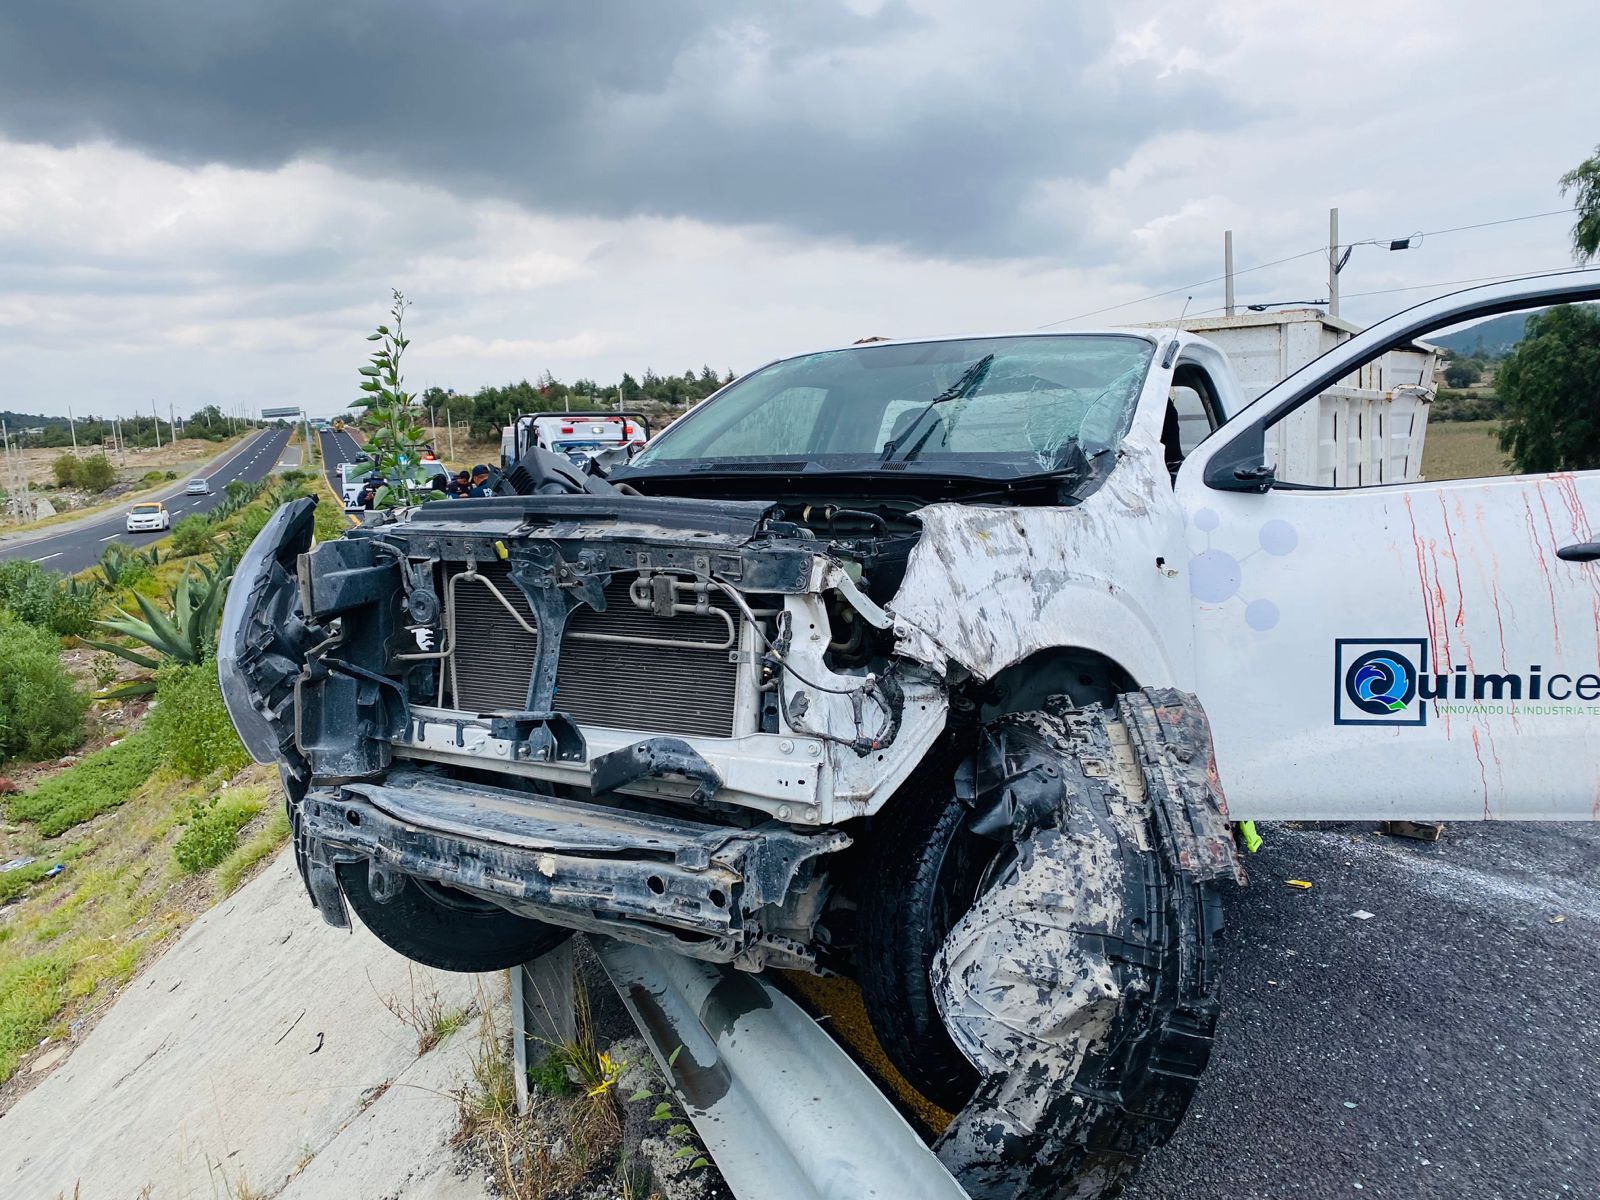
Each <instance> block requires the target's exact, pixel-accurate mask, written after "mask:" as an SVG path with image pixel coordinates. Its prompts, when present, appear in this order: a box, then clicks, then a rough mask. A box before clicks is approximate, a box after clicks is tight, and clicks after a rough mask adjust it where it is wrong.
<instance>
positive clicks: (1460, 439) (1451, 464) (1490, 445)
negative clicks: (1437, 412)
mask: <svg viewBox="0 0 1600 1200" xmlns="http://www.w3.org/2000/svg"><path fill="white" fill-rule="evenodd" d="M1499 435H1500V422H1499V421H1429V422H1428V431H1427V435H1426V437H1425V438H1424V440H1423V443H1422V474H1423V477H1424V478H1426V479H1478V478H1482V477H1484V476H1488V475H1510V474H1513V473H1514V472H1513V470H1512V467H1511V463H1510V462H1509V461H1508V460H1507V458H1506V456H1505V455H1504V454H1503V453H1501V450H1500V442H1499V440H1498V439H1499Z"/></svg>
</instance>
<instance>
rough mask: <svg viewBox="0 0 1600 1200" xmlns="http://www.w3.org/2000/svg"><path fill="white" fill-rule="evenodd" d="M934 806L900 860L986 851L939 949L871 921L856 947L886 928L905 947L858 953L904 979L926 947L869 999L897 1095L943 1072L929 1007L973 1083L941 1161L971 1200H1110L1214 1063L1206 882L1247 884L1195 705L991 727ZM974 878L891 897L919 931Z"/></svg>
mask: <svg viewBox="0 0 1600 1200" xmlns="http://www.w3.org/2000/svg"><path fill="white" fill-rule="evenodd" d="M935 807H937V808H938V812H937V814H936V815H934V816H931V817H930V818H929V819H928V820H927V821H926V822H925V825H924V830H925V832H924V834H923V835H922V839H921V841H920V842H916V843H915V844H914V845H912V846H905V847H897V848H896V850H895V852H894V853H895V855H896V856H897V857H898V858H900V859H902V860H903V861H904V862H906V863H907V864H911V865H915V864H919V863H920V864H924V866H926V864H929V863H932V862H935V861H944V860H952V861H954V862H955V863H957V864H960V863H961V862H962V860H963V859H965V858H969V857H971V856H972V855H973V854H974V846H975V844H978V843H981V841H982V840H984V839H991V843H990V844H991V845H993V846H994V847H995V851H994V853H993V854H992V855H991V857H990V861H989V863H988V864H987V865H986V866H985V868H984V869H983V870H982V871H981V872H979V875H978V879H979V886H978V887H977V889H976V891H977V894H976V895H975V896H974V897H973V898H972V899H971V900H970V901H968V906H967V907H966V908H965V909H964V910H963V911H960V912H957V913H955V915H954V919H953V920H952V921H951V922H950V923H949V924H948V925H947V926H946V927H945V930H944V931H940V930H938V929H937V927H936V926H933V925H930V926H929V927H928V928H927V929H926V931H925V932H926V935H927V937H926V938H925V939H923V940H921V941H919V940H918V939H917V938H916V936H915V935H914V934H912V933H911V932H910V929H911V922H912V921H913V920H915V919H916V918H915V917H914V916H912V915H907V916H904V917H901V918H900V919H898V921H895V920H891V918H890V916H889V914H887V912H885V911H884V909H885V907H886V906H885V905H884V904H882V903H875V904H874V905H873V906H872V907H873V909H874V910H876V913H874V912H872V911H869V913H868V914H867V918H866V925H865V938H866V940H867V941H868V942H869V943H877V942H878V939H879V938H881V937H882V936H883V934H884V933H885V931H886V930H887V929H889V928H890V927H891V926H895V925H897V926H898V929H899V931H900V936H901V937H902V938H904V939H906V941H907V944H906V945H904V946H902V947H900V948H899V949H898V950H896V949H894V948H891V947H888V946H885V945H882V944H869V945H867V946H865V947H864V949H865V950H866V955H865V958H866V960H867V961H868V962H869V963H871V962H873V961H874V959H875V957H876V956H878V955H882V954H887V955H888V956H889V959H890V960H891V962H893V963H894V964H895V966H894V967H893V968H891V969H892V970H897V971H904V970H906V969H908V967H909V958H910V956H911V955H912V954H913V953H915V954H926V953H927V948H926V941H927V940H929V939H931V938H933V937H934V936H937V937H938V939H939V941H938V943H937V945H936V947H935V949H934V950H933V952H932V954H931V956H929V957H930V962H929V966H928V968H927V972H926V974H925V975H923V976H922V977H921V978H920V979H915V980H914V979H910V978H907V977H905V976H904V975H902V976H901V977H900V979H899V983H900V985H901V988H902V990H901V992H900V993H899V994H898V995H897V994H895V993H894V992H893V990H892V989H889V990H887V991H886V989H884V988H882V987H878V986H873V987H868V986H867V982H866V980H864V981H863V991H864V992H866V994H867V998H868V1007H869V1012H872V1014H873V1020H874V1024H875V1026H877V1028H878V1032H879V1036H880V1040H882V1041H883V1042H884V1046H885V1049H886V1051H888V1053H889V1054H890V1056H891V1057H892V1058H894V1059H895V1061H896V1065H897V1066H900V1067H901V1069H902V1071H903V1072H906V1073H907V1074H908V1078H909V1077H910V1076H911V1074H912V1072H917V1071H918V1070H919V1068H918V1067H917V1063H916V1060H917V1057H918V1056H929V1057H930V1058H933V1059H936V1058H937V1054H936V1050H935V1049H932V1048H933V1047H935V1046H936V1043H935V1041H934V1040H933V1039H931V1038H930V1037H928V1036H927V1034H926V1031H925V1030H924V1029H923V1028H922V1026H921V1025H919V1024H918V1018H919V1016H920V1014H922V1013H923V1012H924V1011H925V1007H926V1006H927V1005H929V1004H932V1005H934V1006H936V1010H937V1015H938V1017H939V1018H940V1022H939V1023H940V1024H941V1026H942V1032H943V1033H944V1035H945V1038H946V1040H947V1041H948V1042H949V1043H951V1044H953V1046H954V1047H955V1048H958V1050H959V1052H960V1055H961V1057H962V1058H963V1059H965V1061H966V1062H967V1063H968V1064H970V1066H969V1070H970V1071H971V1078H974V1079H976V1080H978V1082H977V1083H976V1087H975V1089H973V1090H970V1091H969V1094H968V1095H966V1096H962V1097H960V1098H959V1099H958V1101H957V1103H958V1104H960V1105H961V1107H960V1110H959V1111H958V1112H957V1113H956V1116H955V1119H954V1120H953V1121H952V1122H951V1124H950V1126H949V1128H948V1129H947V1130H946V1131H945V1133H944V1135H943V1136H942V1137H941V1139H940V1141H939V1143H938V1151H939V1155H940V1157H941V1158H942V1159H943V1160H944V1162H945V1164H946V1166H948V1167H949V1168H950V1170H951V1172H952V1173H953V1174H954V1175H955V1176H956V1177H957V1178H958V1179H959V1180H960V1181H961V1183H962V1185H963V1186H964V1187H965V1188H966V1189H967V1191H968V1193H969V1194H970V1195H971V1196H972V1197H974V1200H1024V1198H1026V1200H1044V1198H1052V1200H1054V1198H1068V1197H1075V1198H1080V1200H1090V1198H1096V1200H1098V1198H1104V1197H1112V1196H1115V1195H1117V1194H1118V1193H1119V1192H1120V1190H1121V1183H1122V1181H1123V1180H1124V1179H1125V1178H1126V1176H1127V1174H1128V1172H1129V1171H1130V1170H1131V1169H1132V1168H1133V1167H1134V1166H1135V1165H1136V1164H1137V1162H1138V1160H1139V1158H1140V1156H1141V1155H1142V1154H1143V1153H1144V1152H1145V1151H1146V1150H1148V1149H1150V1148H1152V1147H1154V1146H1156V1145H1159V1144H1160V1143H1161V1142H1163V1141H1165V1140H1166V1138H1167V1137H1168V1136H1170V1134H1171V1132H1172V1130H1173V1129H1174V1128H1175V1126H1176V1124H1177V1122H1178V1120H1179V1119H1180V1118H1181V1117H1182V1115H1183V1113H1184V1111H1185V1109H1186V1108H1187V1107H1188V1104H1189V1100H1190V1098H1191V1097H1192V1095H1193V1093H1194V1089H1195V1086H1196V1084H1197V1082H1198V1080H1199V1076H1200V1073H1201V1072H1202V1071H1203V1070H1204V1068H1205V1065H1206V1062H1207V1060H1208V1058H1209V1056H1210V1052H1211V1043H1212V1034H1213V1031H1214V1029H1215V1026H1216V1018H1217V1001H1216V963H1215V940H1216V937H1217V935H1218V933H1219V932H1220V930H1221V926H1222V915H1221V906H1220V899H1219V895H1218V881H1219V880H1220V879H1223V878H1240V880H1241V881H1242V877H1241V876H1240V875H1239V873H1238V867H1237V863H1236V859H1235V857H1234V854H1233V848H1232V840H1231V832H1230V828H1229V826H1228V822H1227V815H1226V809H1225V807H1224V805H1223V801H1222V796H1221V791H1220V789H1219V788H1218V787H1217V785H1216V774H1215V767H1214V763H1213V761H1212V758H1211V746H1210V736H1209V731H1208V730H1207V727H1206V725H1205V721H1204V717H1203V716H1202V715H1201V714H1200V711H1199V707H1198V703H1197V702H1196V701H1194V699H1193V698H1192V697H1188V696H1184V695H1181V694H1180V693H1176V692H1164V691H1153V690H1147V691H1144V692H1135V693H1131V694H1129V695H1126V696H1123V697H1122V698H1121V699H1120V700H1119V702H1118V706H1117V712H1116V713H1115V714H1112V713H1109V712H1106V711H1105V710H1102V709H1099V708H1091V709H1087V710H1076V709H1073V708H1072V707H1071V706H1070V704H1069V703H1068V702H1067V701H1066V700H1065V698H1061V700H1060V701H1056V702H1051V703H1050V704H1048V705H1047V707H1046V708H1045V709H1043V710H1038V711H1034V712H1027V713H1018V714H1013V715H1010V716H1007V717H1004V718H1002V719H1000V720H999V721H997V722H995V723H994V724H993V725H992V726H990V727H988V729H986V730H985V734H984V738H983V741H982V743H981V745H980V747H979V751H978V754H977V756H976V758H975V760H973V762H972V763H971V765H970V766H969V767H965V768H963V772H960V773H958V775H957V778H956V782H955V786H954V787H952V788H951V789H950V797H949V799H947V800H946V801H944V802H943V803H942V804H940V805H938V806H935ZM888 869H890V870H892V869H894V868H893V867H890V868H888ZM971 877H972V875H971V870H970V868H967V869H965V870H960V869H958V870H955V871H947V872H944V873H942V874H941V873H940V872H937V871H929V870H927V869H924V870H923V871H922V873H921V874H920V875H918V874H913V875H911V876H909V877H903V879H902V882H900V883H899V884H897V885H896V886H895V887H893V888H891V889H889V898H890V900H891V902H899V903H908V902H909V903H911V904H913V905H921V908H920V912H921V913H922V914H925V915H926V916H927V917H928V918H929V919H930V920H932V919H934V918H935V917H936V914H937V913H938V911H939V909H938V905H939V904H944V905H946V906H958V905H959V904H960V903H961V891H960V889H961V888H964V887H966V886H967V882H968V881H970V879H971ZM940 879H943V880H945V881H946V883H945V884H943V885H941V884H940V883H939V882H938V881H939V880H940ZM930 885H931V886H930ZM941 886H946V887H953V888H955V889H956V890H947V891H946V892H945V894H944V895H943V896H942V897H941V896H938V895H937V893H938V891H939V889H940V887H941ZM929 893H932V895H931V898H930V896H929V895H928V894H929ZM874 973H876V972H874ZM891 982H893V981H891ZM908 1030H909V1031H910V1033H911V1034H912V1036H911V1037H909V1038H907V1037H906V1034H907V1031H908ZM897 1039H899V1040H897ZM906 1067H910V1068H911V1071H909V1072H907V1071H906ZM921 1074H923V1076H924V1077H925V1076H926V1071H925V1070H923V1071H922V1072H921ZM930 1098H933V1097H930Z"/></svg>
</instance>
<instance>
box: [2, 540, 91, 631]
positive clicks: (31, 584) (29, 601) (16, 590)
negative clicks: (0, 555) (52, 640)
mask: <svg viewBox="0 0 1600 1200" xmlns="http://www.w3.org/2000/svg"><path fill="white" fill-rule="evenodd" d="M99 607H100V594H99V591H98V590H97V589H94V588H87V587H85V586H83V585H82V584H68V583H67V581H65V580H64V579H62V577H61V576H60V575H57V574H56V573H55V572H53V571H47V570H45V569H44V568H43V567H41V566H40V565H39V564H38V563H35V562H29V561H28V560H27V559H12V560H11V561H10V562H7V563H0V608H6V609H9V610H10V611H11V613H12V615H13V616H15V617H16V618H17V619H18V620H19V621H22V622H24V623H26V624H28V625H33V626H37V627H38V628H40V629H48V630H50V631H51V632H52V633H55V634H57V635H59V636H61V637H78V636H80V635H82V634H85V633H87V632H88V631H89V627H90V626H91V625H92V624H93V623H94V618H95V616H96V613H97V611H98V609H99Z"/></svg>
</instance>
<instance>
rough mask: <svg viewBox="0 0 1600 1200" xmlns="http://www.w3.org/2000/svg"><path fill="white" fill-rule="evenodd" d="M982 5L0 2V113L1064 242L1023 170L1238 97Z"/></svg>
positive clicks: (440, 180)
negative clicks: (959, 8)
mask: <svg viewBox="0 0 1600 1200" xmlns="http://www.w3.org/2000/svg"><path fill="white" fill-rule="evenodd" d="M974 7H975V6H974ZM968 19H970V18H968ZM993 19H994V20H995V21H1011V22H1014V23H1015V24H1016V25H1017V26H1018V27H1019V36H1016V37H1013V38H1011V39H1009V40H1002V41H999V42H996V41H990V40H983V45H981V46H979V45H974V44H969V39H966V38H963V37H962V36H961V34H960V32H959V31H954V32H952V31H951V30H949V29H946V28H941V27H939V25H938V24H937V23H934V22H931V21H929V20H926V19H924V18H923V17H922V16H920V15H918V14H916V13H913V12H911V11H910V10H909V9H906V8H903V7H900V6H899V5H897V4H892V3H891V4H889V5H887V6H885V7H883V8H881V9H880V10H878V11H877V12H876V13H874V14H872V15H868V16H863V15H858V14H855V13H852V12H851V11H850V10H848V9H847V8H844V7H842V6H841V5H839V4H838V3H836V2H834V0H807V2H806V3H804V4H797V5H782V6H766V5H755V4H743V5H740V4H729V3H715V2H711V0H704V2H699V3H674V4H667V3H645V2H641V3H627V4H623V3H582V4H527V3H514V2H509V0H507V2H501V3H496V2H493V0H476V2H473V0H454V2H440V3H421V2H412V3H403V4H378V3H374V2H372V0H361V2H357V3H342V2H341V3H331V4H330V3H326V2H325V0H286V2H283V3H271V4H250V5H246V4H235V3H225V2H218V0H199V2H195V3H178V2H176V0H154V2H151V0H144V2H141V3H137V4H129V3H127V2H126V0H99V2H93V0H90V2H84V3H55V4H27V5H9V6H6V9H5V11H4V12H3V13H0V131H3V132H4V133H5V134H6V135H8V136H10V137H12V138H16V139H22V140H34V141H47V142H51V143H55V144H71V143H74V142H78V141H83V140H86V139H91V138H97V137H104V138H107V139H110V140H112V141H115V142H118V143H121V144H125V145H130V146H135V147H138V148H139V149H141V150H143V151H145V152H147V153H150V154H153V155H156V156H158V157H161V158H165V159H168V160H171V161H175V162H180V163H200V162H223V163H227V164H230V165H235V166H246V167H271V166H276V165H278V164H281V163H283V162H286V161H289V160H292V159H295V158H302V157H305V158H314V159H322V160H326V161H328V162H330V163H334V164H336V165H338V166H340V167H342V168H345V169H353V170H356V171H358V172H362V173H370V174H376V175H384V176H391V177H398V178H405V179H413V180H417V181H421V182H427V183H431V184H436V185H442V186H445V187H449V188H451V189H453V190H455V191H457V192H460V193H463V194H467V195H479V196H502V197H507V198H510V199H514V200H516V201H519V202H521V203H524V204H527V205H529V206H530V207H533V208H536V209H539V210H542V211H547V212H557V213H567V214H595V215H601V216H626V215H632V214H640V213H645V214H660V215H683V216H689V217H694V218H698V219H702V220H707V221H712V222H734V223H746V222H755V223H773V224H777V225H780V226H783V227H786V228H789V229H793V230H796V231H798V232H802V233H806V234H811V235H820V236H827V237H844V238H849V239H855V240H860V241H869V242H886V243H891V244H900V245H905V246H907V247H910V248H913V249H916V250H919V251H923V252H933V253H945V254H979V255H988V254H1014V253H1029V252H1033V251H1038V250H1044V249H1059V248H1060V246H1061V245H1063V244H1067V243H1070V240H1071V239H1070V232H1069V231H1065V230H1062V229H1059V228H1052V227H1051V224H1052V223H1051V221H1050V220H1049V219H1048V218H1047V219H1045V220H1044V221H1043V222H1041V221H1040V220H1039V218H1038V216H1037V214H1030V213H1029V212H1028V211H1027V208H1026V205H1025V201H1026V200H1027V199H1028V196H1029V192H1030V189H1031V188H1032V187H1033V186H1034V185H1035V184H1037V183H1038V182H1040V181H1041V180H1049V179H1067V180H1083V181H1094V180H1098V179H1100V178H1102V177H1103V176H1104V174H1105V172H1106V171H1107V170H1108V169H1110V168H1111V167H1113V166H1115V165H1116V164H1117V163H1119V162H1121V161H1123V160H1124V159H1125V157H1126V156H1127V154H1128V153H1129V152H1130V151H1131V150H1132V149H1133V148H1134V147H1135V146H1136V145H1137V144H1139V143H1140V142H1141V141H1143V140H1145V139H1146V138H1147V137H1149V136H1150V135H1151V134H1152V133H1154V132H1156V131H1158V130H1170V129H1173V128H1185V127H1186V128H1193V127H1196V126H1197V125H1209V126H1215V125H1217V124H1231V123H1233V122H1234V121H1236V120H1237V114H1236V113H1235V112H1234V111H1233V110H1232V109H1231V108H1230V106H1229V105H1228V104H1227V103H1226V102H1224V101H1223V100H1221V99H1220V98H1219V96H1218V95H1217V94H1216V93H1215V91H1214V90H1213V89H1212V87H1211V85H1210V84H1209V83H1208V82H1207V81H1206V80H1204V79H1203V78H1198V77H1195V76H1192V75H1189V74H1185V73H1183V72H1169V73H1165V74H1162V73H1160V72H1158V70H1157V69H1156V67H1155V65H1154V64H1138V65H1135V66H1131V67H1127V68H1124V69H1121V70H1119V71H1116V72H1111V71H1109V70H1106V69H1103V68H1102V69H1099V70H1095V71H1092V72H1086V71H1085V68H1086V67H1087V66H1088V65H1089V64H1091V63H1093V62H1095V61H1096V60H1097V59H1099V58H1100V57H1101V56H1102V55H1103V54H1104V52H1105V50H1106V49H1107V47H1108V45H1109V42H1110V38H1111V32H1110V29H1109V27H1108V25H1107V24H1106V23H1105V22H1104V21H1103V20H1101V19H1099V18H1094V17H1088V16H1084V15H1081V14H1079V13H1077V12H1076V11H1073V7H1069V6H1066V5H1047V6H1042V8H1041V9H1040V10H1039V11H1037V12H1034V13H1031V14H1029V13H1026V12H1024V13H1021V14H1017V13H1012V14H1010V15H1005V14H1004V12H1003V10H997V12H996V15H995V17H994V18H993ZM971 40H977V39H971ZM1041 229H1042V230H1043V231H1044V232H1042V233H1041V232H1040V231H1041Z"/></svg>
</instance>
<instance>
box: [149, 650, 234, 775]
mask: <svg viewBox="0 0 1600 1200" xmlns="http://www.w3.org/2000/svg"><path fill="white" fill-rule="evenodd" d="M156 701H157V703H156V707H155V710H154V711H153V712H151V714H150V720H149V722H148V726H149V729H150V731H151V733H152V734H153V735H154V736H155V738H156V740H157V741H158V742H159V743H160V744H161V753H162V756H163V758H165V760H166V762H167V764H168V765H169V766H171V767H172V768H173V769H174V770H176V771H179V772H180V773H182V774H183V775H185V776H187V777H188V778H190V779H204V778H205V777H206V776H207V775H209V774H211V773H212V772H213V771H221V772H222V773H223V774H225V775H232V774H233V773H234V772H235V771H237V770H239V769H240V768H241V767H243V766H244V765H245V764H246V763H248V762H249V761H250V756H249V755H248V754H246V753H245V749H244V745H243V744H242V743H241V742H240V741H239V735H238V734H237V733H235V732H234V731H233V721H232V719H231V718H230V717H229V716H228V709H227V707H226V706H225V705H224V704H223V703H222V688H221V685H219V684H218V682H217V664H216V662H215V661H214V660H212V659H207V660H206V661H204V662H202V663H201V664H199V665H198V666H193V667H185V666H181V665H179V664H177V663H172V664H169V665H167V666H164V667H162V668H161V670H160V671H159V672H158V673H157V675H156Z"/></svg>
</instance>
